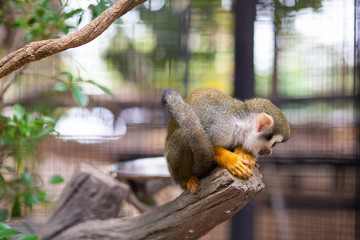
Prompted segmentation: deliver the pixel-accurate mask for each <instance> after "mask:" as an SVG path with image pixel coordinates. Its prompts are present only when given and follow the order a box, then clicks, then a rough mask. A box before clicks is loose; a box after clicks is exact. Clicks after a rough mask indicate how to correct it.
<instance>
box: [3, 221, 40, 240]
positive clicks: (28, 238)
mask: <svg viewBox="0 0 360 240" xmlns="http://www.w3.org/2000/svg"><path fill="white" fill-rule="evenodd" d="M19 234H23V233H22V232H19V231H17V230H15V229H13V228H11V227H10V226H9V225H7V224H5V223H3V222H1V221H0V240H8V239H11V237H12V236H15V235H19ZM37 239H38V237H37V236H36V235H34V234H24V235H22V236H21V237H19V238H18V240H37Z"/></svg>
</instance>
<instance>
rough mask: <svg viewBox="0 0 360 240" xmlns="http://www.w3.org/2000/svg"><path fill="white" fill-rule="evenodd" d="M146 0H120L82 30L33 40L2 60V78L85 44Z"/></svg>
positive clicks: (0, 65) (0, 66) (0, 76)
mask: <svg viewBox="0 0 360 240" xmlns="http://www.w3.org/2000/svg"><path fill="white" fill-rule="evenodd" d="M145 1H146V0H119V1H118V2H117V3H116V4H114V5H113V6H112V7H111V8H108V9H107V10H105V11H104V12H103V13H102V14H101V15H100V16H98V17H97V18H95V19H94V20H93V21H91V22H90V23H88V24H87V25H85V26H84V27H83V28H81V29H80V30H78V31H76V32H74V33H72V34H69V35H67V36H65V37H62V38H59V39H49V40H42V41H36V42H31V43H29V44H27V45H26V46H25V47H23V48H21V49H18V50H16V51H14V52H12V53H10V54H9V55H7V56H5V57H4V58H2V59H1V60H0V78H2V77H5V76H7V75H9V74H10V73H11V72H13V71H15V70H16V69H19V68H20V67H22V66H24V65H25V64H28V63H30V62H35V61H38V60H40V59H43V58H46V57H48V56H51V55H53V54H56V53H59V52H62V51H65V50H67V49H69V48H75V47H79V46H81V45H84V44H86V43H88V42H90V41H92V40H94V39H95V38H97V37H98V36H99V35H100V34H101V33H103V32H104V31H105V30H106V29H107V28H108V27H109V26H110V25H111V24H112V23H113V22H114V21H115V20H116V19H118V18H119V17H121V16H122V15H124V14H125V13H127V12H128V11H130V10H131V9H133V8H134V7H136V6H137V5H139V4H141V3H143V2H145Z"/></svg>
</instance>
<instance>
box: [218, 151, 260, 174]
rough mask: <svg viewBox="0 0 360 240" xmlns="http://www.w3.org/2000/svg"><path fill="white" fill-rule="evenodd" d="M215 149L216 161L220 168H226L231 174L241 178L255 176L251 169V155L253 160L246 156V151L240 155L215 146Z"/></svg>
mask: <svg viewBox="0 0 360 240" xmlns="http://www.w3.org/2000/svg"><path fill="white" fill-rule="evenodd" d="M213 149H214V157H215V161H216V163H217V164H218V165H219V166H221V167H224V168H226V169H227V170H228V171H229V172H230V173H231V174H233V175H234V176H237V177H239V178H242V179H248V178H250V177H251V175H252V174H253V168H251V167H250V165H251V163H250V161H251V160H252V159H251V158H252V156H251V155H250V156H251V158H250V157H248V156H247V155H245V154H244V153H245V151H243V150H242V151H243V153H242V154H241V155H238V154H236V153H233V152H230V151H229V150H227V149H225V148H223V147H219V146H215V147H213ZM239 153H240V151H239ZM243 155H244V158H243V157H242V156H243ZM249 160H250V161H249Z"/></svg>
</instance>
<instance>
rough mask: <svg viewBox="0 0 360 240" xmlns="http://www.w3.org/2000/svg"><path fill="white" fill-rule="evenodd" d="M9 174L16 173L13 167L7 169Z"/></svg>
mask: <svg viewBox="0 0 360 240" xmlns="http://www.w3.org/2000/svg"><path fill="white" fill-rule="evenodd" d="M5 168H6V170H8V172H15V169H14V168H12V167H5Z"/></svg>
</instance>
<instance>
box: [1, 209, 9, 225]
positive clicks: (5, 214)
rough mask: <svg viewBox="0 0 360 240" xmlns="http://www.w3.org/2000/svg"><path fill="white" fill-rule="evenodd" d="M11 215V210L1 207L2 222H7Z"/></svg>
mask: <svg viewBox="0 0 360 240" xmlns="http://www.w3.org/2000/svg"><path fill="white" fill-rule="evenodd" d="M8 217H9V211H8V210H7V209H0V222H5V221H6V220H7V218H8Z"/></svg>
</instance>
